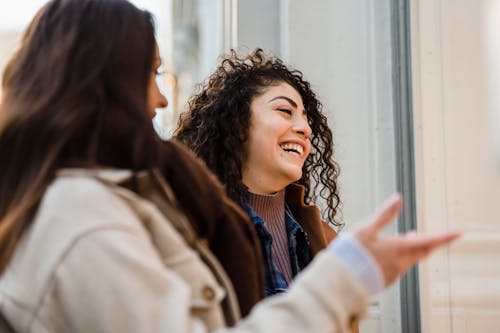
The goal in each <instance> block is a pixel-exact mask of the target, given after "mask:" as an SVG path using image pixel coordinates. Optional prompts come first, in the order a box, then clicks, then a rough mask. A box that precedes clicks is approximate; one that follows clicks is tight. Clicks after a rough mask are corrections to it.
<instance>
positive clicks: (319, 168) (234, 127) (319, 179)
mask: <svg viewBox="0 0 500 333" xmlns="http://www.w3.org/2000/svg"><path fill="white" fill-rule="evenodd" d="M282 82H285V83H288V84H290V85H291V86H292V87H293V88H295V90H297V92H298V93H299V94H300V96H301V97H302V101H303V103H304V107H305V109H306V111H307V116H308V120H309V126H310V127H311V129H312V135H311V137H310V140H311V143H312V150H311V153H310V155H309V156H308V157H307V159H306V161H305V163H304V166H303V168H302V178H301V179H300V180H298V181H297V183H298V184H301V185H304V187H305V189H306V192H305V202H306V203H307V204H311V203H318V199H319V198H321V199H322V200H324V203H325V205H324V206H326V207H325V208H326V213H324V214H323V216H324V217H325V219H326V220H327V221H328V223H331V224H333V225H335V226H342V224H341V223H340V222H338V221H337V218H336V217H337V210H338V206H339V204H340V199H339V195H338V190H337V177H338V174H339V167H338V165H337V164H336V162H335V161H334V160H333V138H332V132H331V130H330V128H329V126H328V123H327V118H326V116H325V115H324V114H323V111H322V108H323V107H322V104H321V102H320V101H319V100H318V98H317V97H316V94H315V93H314V92H313V91H312V89H311V87H310V84H309V82H307V81H306V80H305V79H304V78H303V74H302V73H301V72H300V71H298V70H295V69H291V68H289V67H287V66H286V65H285V64H284V63H283V62H282V61H281V60H280V59H279V58H276V57H271V56H268V55H266V54H265V53H264V51H263V50H261V49H256V50H254V51H253V52H251V53H249V54H248V55H245V56H242V57H240V56H239V55H238V54H237V52H236V51H234V50H232V51H231V53H230V54H228V55H227V56H224V57H222V61H221V63H220V65H219V66H218V67H217V69H216V70H215V72H213V73H212V75H210V77H209V78H208V79H207V80H206V81H205V82H204V83H203V84H202V85H200V86H199V88H198V89H199V91H198V92H197V93H196V94H195V95H193V96H192V97H191V99H190V100H189V102H188V110H187V111H186V112H184V113H183V114H182V115H181V118H180V120H179V123H178V126H177V129H176V131H175V137H176V138H177V139H178V140H180V141H182V142H183V143H185V144H186V145H187V146H189V147H190V148H191V149H192V150H193V151H194V152H195V153H196V154H197V155H198V156H199V157H200V158H201V159H202V160H204V161H205V162H206V164H207V166H208V167H209V168H210V169H211V170H212V171H213V172H214V173H215V174H216V175H217V176H218V178H219V180H220V181H221V182H222V183H223V184H224V185H225V187H226V191H227V193H228V195H229V196H230V197H232V198H233V199H234V200H236V201H237V202H240V199H241V196H242V195H243V194H244V193H245V191H246V187H245V185H244V184H243V182H242V161H243V154H244V152H245V151H246V149H245V147H246V143H247V139H248V133H249V128H250V104H251V102H252V100H253V99H254V98H255V97H257V96H259V95H260V94H262V93H263V92H264V91H265V89H266V88H267V87H269V86H274V85H278V84H279V83H282Z"/></svg>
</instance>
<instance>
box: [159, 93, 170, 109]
mask: <svg viewBox="0 0 500 333" xmlns="http://www.w3.org/2000/svg"><path fill="white" fill-rule="evenodd" d="M167 106H168V100H167V98H166V97H165V95H163V93H162V92H161V91H160V90H158V101H157V102H156V108H157V109H162V108H166V107H167Z"/></svg>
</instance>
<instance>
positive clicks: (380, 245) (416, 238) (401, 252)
mask: <svg viewBox="0 0 500 333" xmlns="http://www.w3.org/2000/svg"><path fill="white" fill-rule="evenodd" d="M402 205H403V200H402V198H401V196H400V195H395V196H394V197H392V198H391V199H389V200H388V201H387V202H386V203H385V204H384V206H383V208H382V209H381V210H380V211H379V212H378V213H377V214H376V215H375V217H374V218H372V219H371V221H370V222H368V223H367V224H365V225H364V226H362V227H360V228H358V229H357V230H355V231H354V232H353V236H354V238H356V239H357V240H358V241H359V242H360V243H361V244H362V245H363V246H364V247H365V248H366V249H367V250H368V251H369V252H370V253H371V254H372V255H373V257H374V258H375V260H376V262H377V264H378V265H379V267H380V269H381V271H382V273H383V275H384V282H385V286H388V285H390V284H391V283H392V282H394V281H395V280H396V279H397V278H398V277H399V276H400V275H401V274H403V273H404V272H406V271H407V270H408V269H409V268H410V267H411V266H413V265H414V264H415V263H417V262H418V261H419V260H421V259H423V258H425V257H427V255H429V253H431V252H432V251H433V250H435V249H436V248H438V247H440V246H442V245H445V244H448V243H450V242H451V241H453V240H455V239H457V238H458V237H460V236H461V234H460V233H456V232H446V233H441V234H438V235H433V236H424V235H418V234H417V233H416V232H414V231H413V232H409V233H407V234H404V235H395V236H384V237H379V232H380V230H382V229H383V228H384V227H385V226H386V225H387V224H389V223H390V222H391V221H392V220H393V219H394V218H396V217H397V216H398V214H399V212H400V211H401V209H402Z"/></svg>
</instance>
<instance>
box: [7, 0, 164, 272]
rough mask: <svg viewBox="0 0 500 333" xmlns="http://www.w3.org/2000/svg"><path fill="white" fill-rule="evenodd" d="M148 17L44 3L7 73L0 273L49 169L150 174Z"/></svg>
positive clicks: (119, 6)
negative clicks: (142, 171)
mask: <svg viewBox="0 0 500 333" xmlns="http://www.w3.org/2000/svg"><path fill="white" fill-rule="evenodd" d="M154 49H155V39H154V25H153V20H152V17H151V15H150V14H149V13H148V12H146V11H142V10H139V9H137V8H136V7H135V6H133V5H132V4H130V3H129V2H127V1H124V0H53V1H50V2H49V3H47V4H46V5H45V6H44V7H43V8H42V9H41V10H40V11H39V12H38V14H37V15H36V16H35V18H34V19H33V21H32V22H31V24H30V26H29V27H28V29H27V30H26V32H25V33H24V36H23V38H22V41H21V45H20V47H19V49H18V50H17V52H16V53H15V54H14V56H13V58H12V59H11V60H10V62H9V64H8V65H7V67H6V69H5V72H4V76H3V80H2V88H3V100H2V103H1V110H0V156H1V161H2V162H1V163H0V272H1V271H3V269H4V268H5V266H6V265H7V263H8V261H9V259H10V257H11V255H12V253H13V251H14V248H15V246H16V243H17V241H18V240H19V238H20V237H21V235H22V233H23V231H24V230H26V228H27V227H28V226H29V225H30V223H31V221H32V219H33V215H34V214H35V212H36V209H37V207H38V205H39V202H40V200H41V198H42V196H43V194H44V192H45V190H46V188H47V186H48V185H49V183H50V182H51V181H52V180H53V178H54V175H55V172H56V170H57V169H60V168H64V167H97V166H100V167H114V168H128V169H134V170H137V169H144V168H150V167H152V166H153V165H154V164H155V163H156V159H157V154H156V153H155V152H156V147H157V144H158V138H157V137H156V136H155V134H154V131H153V128H152V124H151V120H150V119H149V116H148V112H147V107H146V105H147V102H146V101H147V87H148V80H149V78H150V74H151V71H152V66H153V57H154Z"/></svg>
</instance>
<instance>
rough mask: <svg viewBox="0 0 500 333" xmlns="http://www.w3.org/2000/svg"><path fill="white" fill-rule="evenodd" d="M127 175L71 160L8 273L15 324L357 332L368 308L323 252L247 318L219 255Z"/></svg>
mask: <svg viewBox="0 0 500 333" xmlns="http://www.w3.org/2000/svg"><path fill="white" fill-rule="evenodd" d="M130 175H131V173H130V172H129V171H117V170H115V171H109V170H108V171H102V170H101V171H95V172H94V171H93V172H90V171H85V170H65V171H63V172H61V173H60V175H59V177H58V178H57V179H56V180H55V181H54V182H53V184H52V185H51V186H50V187H49V188H48V190H47V193H46V194H45V196H44V198H43V200H42V202H41V204H40V207H39V210H38V213H37V215H36V217H35V221H34V223H33V224H32V226H31V227H30V229H29V230H28V231H27V232H26V233H25V234H24V237H23V239H22V240H21V241H20V243H19V245H18V247H17V249H16V251H15V253H14V256H13V258H12V260H11V262H10V264H9V266H8V267H7V270H6V271H5V272H4V274H3V275H2V276H1V278H0V312H1V313H2V314H3V316H4V317H5V318H6V320H7V322H9V323H10V325H11V326H12V327H13V328H14V330H15V331H16V332H33V333H45V332H53V333H59V332H61V333H62V332H74V333H79V332H82V333H83V332H92V333H100V332H120V333H123V332H144V333H147V332H151V333H153V332H172V333H188V332H189V333H191V332H215V331H217V332H226V331H228V332H248V333H250V332H287V333H295V332H297V333H298V332H316V333H322V332H325V333H326V332H330V333H331V332H348V327H349V326H350V323H351V322H352V320H353V319H355V318H358V317H361V316H362V315H363V314H364V312H365V311H366V307H367V299H366V296H365V294H364V292H363V290H362V287H361V286H360V285H359V284H358V283H357V281H356V279H355V278H354V276H353V275H351V273H350V272H349V271H347V269H345V267H344V266H343V265H342V264H341V262H340V261H338V260H337V259H336V257H335V256H334V255H333V254H331V253H320V254H319V255H318V256H317V257H316V258H315V260H314V261H313V263H311V265H310V266H309V267H308V268H307V269H306V270H305V271H304V272H303V273H302V274H300V276H298V277H297V278H296V279H295V281H294V283H293V284H292V286H291V288H290V290H289V292H287V293H286V294H284V295H282V296H278V297H272V298H269V299H266V300H264V301H262V302H261V303H259V304H258V305H257V306H256V307H255V308H254V310H253V311H252V312H251V314H250V315H249V316H248V317H247V318H246V319H245V320H243V321H238V319H239V318H238V316H239V314H238V310H237V309H238V307H237V304H236V298H235V296H234V292H233V290H232V287H231V285H230V282H229V281H228V279H227V276H226V275H225V274H224V272H223V270H222V269H221V268H220V266H219V265H218V264H217V261H216V259H215V258H214V257H213V256H212V255H211V254H210V252H209V251H208V250H207V249H206V248H204V246H203V244H193V243H192V239H189V238H190V237H191V236H190V233H191V232H192V230H191V229H190V226H189V225H187V222H186V223H185V224H184V225H183V223H184V222H183V221H185V219H183V218H182V216H175V214H177V213H176V212H174V213H172V212H165V210H166V209H168V207H159V206H161V204H153V202H152V201H150V200H146V199H144V198H143V197H139V196H138V195H137V194H136V193H134V192H131V191H129V190H127V189H124V188H122V187H119V186H115V185H114V183H118V182H120V181H122V180H123V179H126V178H127V177H130ZM164 186H165V190H166V191H168V185H166V184H164ZM153 201H154V200H153ZM162 211H163V213H162ZM172 214H173V215H172ZM172 220H175V221H176V222H175V223H172ZM193 248H194V249H196V251H195V250H194V249H193ZM233 322H238V323H237V324H236V325H235V326H233V327H231V328H227V324H228V323H229V324H232V323H233ZM0 327H1V326H0Z"/></svg>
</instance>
